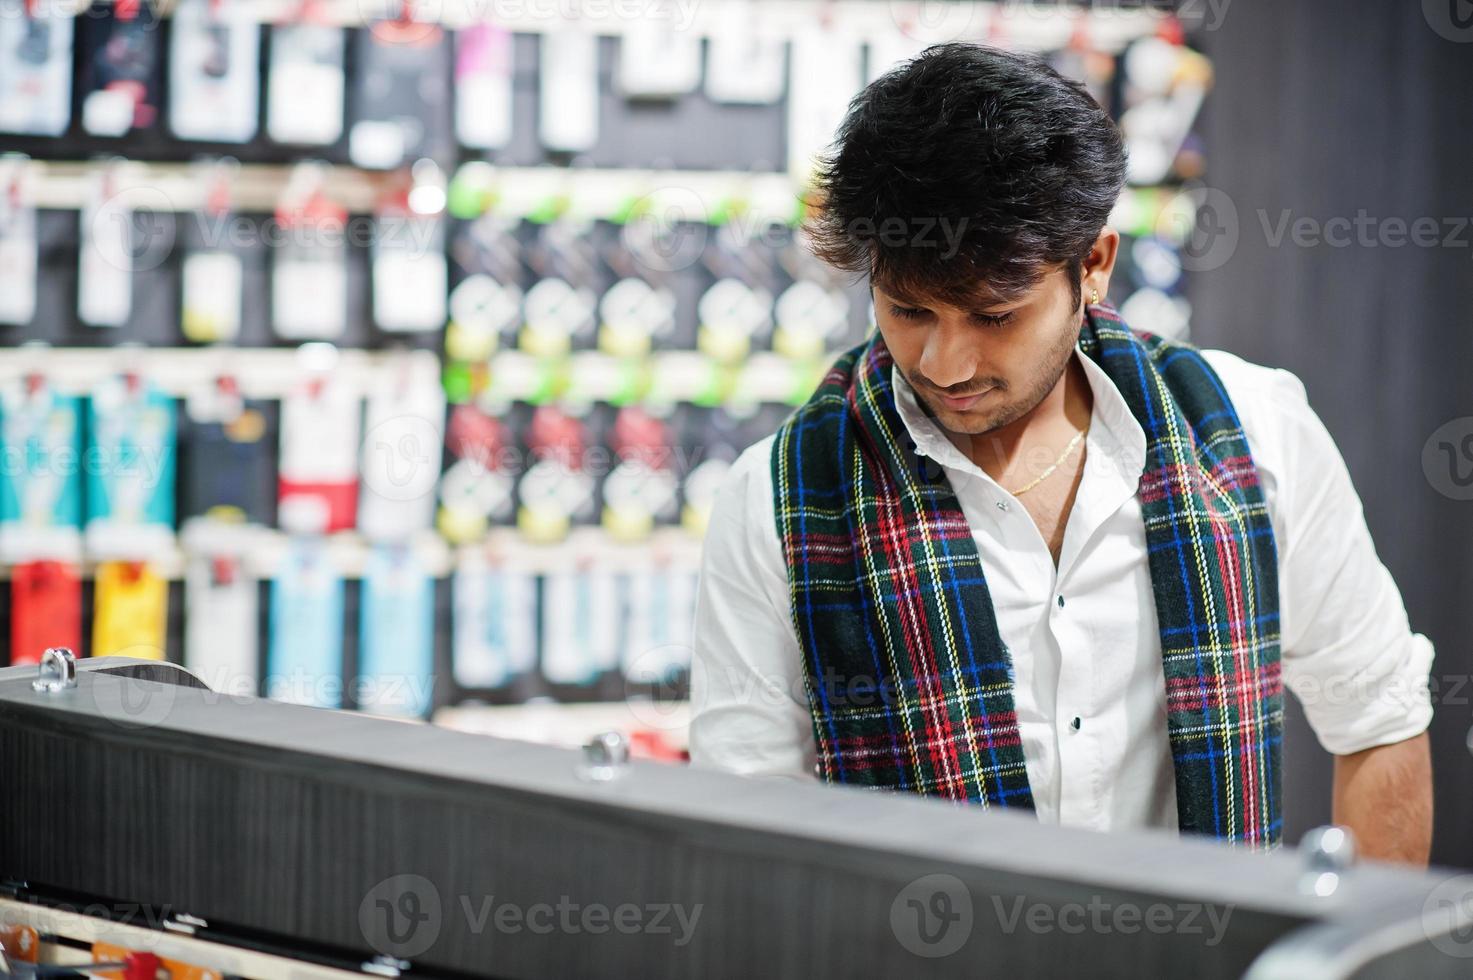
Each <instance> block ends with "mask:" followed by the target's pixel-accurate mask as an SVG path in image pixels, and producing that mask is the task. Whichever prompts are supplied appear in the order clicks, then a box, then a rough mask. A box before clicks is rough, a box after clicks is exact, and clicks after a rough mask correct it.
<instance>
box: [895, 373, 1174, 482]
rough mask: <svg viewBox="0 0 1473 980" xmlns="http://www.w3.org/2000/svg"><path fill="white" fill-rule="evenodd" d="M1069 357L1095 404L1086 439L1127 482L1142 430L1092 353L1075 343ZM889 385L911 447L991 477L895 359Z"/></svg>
mask: <svg viewBox="0 0 1473 980" xmlns="http://www.w3.org/2000/svg"><path fill="white" fill-rule="evenodd" d="M1074 357H1075V359H1076V360H1078V361H1079V362H1080V364H1081V365H1083V367H1084V376H1085V378H1086V379H1087V380H1088V381H1089V387H1090V391H1091V392H1092V393H1093V395H1094V407H1093V409H1092V411H1091V416H1090V427H1089V435H1088V436H1087V437H1086V440H1087V443H1086V444H1087V445H1088V446H1089V448H1090V449H1092V450H1094V453H1093V456H1094V458H1095V459H1096V460H1098V459H1099V457H1100V455H1101V453H1102V452H1103V454H1104V455H1105V456H1107V457H1109V458H1110V459H1112V460H1116V459H1118V460H1119V462H1120V465H1121V468H1122V470H1123V472H1124V474H1125V475H1126V476H1127V477H1128V479H1129V481H1130V483H1131V485H1132V486H1134V485H1135V483H1136V481H1137V480H1138V478H1139V477H1140V474H1141V471H1142V470H1143V469H1144V468H1145V465H1146V432H1145V430H1144V429H1142V428H1141V424H1140V422H1139V421H1137V420H1136V417H1135V416H1134V415H1133V414H1132V413H1131V411H1130V406H1129V405H1127V404H1126V403H1125V397H1124V396H1123V395H1121V394H1120V389H1119V388H1116V387H1115V382H1113V381H1111V380H1110V376H1109V375H1108V374H1106V373H1105V371H1104V369H1103V368H1101V367H1100V366H1099V365H1098V364H1096V363H1095V361H1094V359H1093V358H1091V357H1086V356H1085V354H1084V352H1082V351H1081V350H1080V349H1079V348H1078V347H1075V348H1074ZM890 386H891V388H893V389H894V392H895V407H896V409H897V410H898V411H899V413H900V420H901V422H903V423H904V425H905V430H906V432H908V433H909V434H910V437H911V439H912V440H914V441H915V446H916V452H917V453H918V454H919V455H922V456H929V457H931V458H932V459H934V460H936V462H938V463H940V464H941V465H942V466H946V467H951V468H954V469H959V470H964V471H966V472H969V473H972V474H973V475H976V476H980V477H982V478H983V479H984V480H986V481H987V482H989V483H993V482H995V481H993V480H992V478H991V477H990V476H988V475H987V474H986V473H984V472H983V471H982V468H981V467H979V466H978V465H977V464H976V463H974V462H972V461H971V460H970V459H968V458H967V457H966V456H965V455H964V454H963V453H962V451H961V450H960V449H958V448H957V447H956V444H955V443H954V442H952V441H951V440H950V439H948V438H947V437H946V434H945V433H943V432H942V431H941V428H940V427H939V426H938V425H937V424H936V422H935V420H934V419H932V418H931V417H930V416H929V415H927V414H926V412H925V409H923V408H921V405H920V403H919V401H917V399H916V393H915V390H914V389H913V388H911V386H910V383H909V382H908V381H906V380H905V375H903V374H901V373H900V369H899V368H897V367H896V366H895V365H894V364H892V365H891V366H890Z"/></svg>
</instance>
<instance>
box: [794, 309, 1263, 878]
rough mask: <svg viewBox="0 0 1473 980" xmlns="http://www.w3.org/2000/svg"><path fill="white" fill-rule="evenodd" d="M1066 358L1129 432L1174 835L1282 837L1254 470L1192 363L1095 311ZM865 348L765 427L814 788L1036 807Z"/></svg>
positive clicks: (965, 545) (969, 600) (929, 492)
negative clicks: (1094, 383)
mask: <svg viewBox="0 0 1473 980" xmlns="http://www.w3.org/2000/svg"><path fill="white" fill-rule="evenodd" d="M1079 348H1080V350H1081V351H1082V352H1083V353H1084V354H1085V355H1086V356H1088V357H1090V358H1093V359H1094V360H1095V362H1096V363H1098V364H1099V365H1100V367H1101V368H1103V369H1104V371H1105V373H1106V374H1107V375H1109V377H1110V379H1111V380H1112V381H1113V382H1114V384H1115V386H1116V387H1117V388H1118V389H1119V390H1120V393H1121V394H1122V395H1123V396H1124V398H1125V401H1126V403H1127V404H1128V405H1129V406H1130V410H1131V412H1132V414H1133V415H1134V416H1135V418H1136V419H1137V420H1138V421H1139V422H1140V424H1141V428H1142V429H1144V430H1145V435H1146V464H1145V467H1144V472H1143V473H1142V474H1141V477H1140V483H1139V486H1138V489H1137V497H1138V499H1139V501H1140V505H1141V511H1142V516H1143V520H1144V524H1145V531H1146V543H1147V546H1148V549H1149V564H1150V572H1151V583H1152V586H1153V590H1154V593H1155V597H1156V612H1157V616H1158V619H1159V621H1160V632H1161V649H1162V670H1163V672H1164V674H1165V679H1166V715H1167V729H1168V732H1169V735H1170V742H1171V751H1172V757H1173V761H1174V767H1175V776H1176V794H1177V810H1178V817H1179V821H1180V827H1181V830H1182V832H1184V833H1194V834H1203V835H1208V836H1211V837H1215V838H1218V839H1220V840H1224V841H1230V842H1236V843H1239V844H1242V845H1246V846H1248V847H1250V848H1253V849H1265V850H1266V849H1272V848H1274V847H1277V846H1278V844H1279V841H1280V835H1281V832H1282V829H1281V820H1280V806H1281V793H1280V775H1279V739H1280V731H1281V727H1282V712H1283V693H1282V688H1281V685H1280V679H1279V611H1278V575H1277V558H1276V551H1275V545H1274V537H1273V529H1272V527H1271V525H1270V524H1269V517H1268V512H1267V509H1266V507H1265V505H1264V499H1263V492H1262V490H1261V489H1260V487H1259V485H1258V471H1257V469H1256V467H1255V466H1254V464H1253V459H1252V457H1251V456H1250V454H1249V450H1248V443H1247V440H1246V439H1245V438H1244V435H1243V431H1242V428H1241V426H1240V425H1239V423H1238V416H1237V413H1236V412H1235V411H1234V410H1233V406H1232V403H1231V402H1230V401H1229V399H1228V396H1227V394H1226V392H1225V391H1224V390H1223V388H1222V385H1221V383H1220V382H1219V381H1218V378H1217V375H1216V374H1215V372H1213V370H1212V369H1211V368H1210V367H1209V366H1208V364H1207V362H1206V361H1205V360H1204V359H1203V358H1202V356H1201V355H1200V354H1199V353H1198V352H1197V350H1196V349H1195V348H1194V347H1192V346H1190V345H1188V344H1184V343H1175V342H1172V341H1168V340H1165V339H1163V338H1160V337H1157V336H1154V335H1152V334H1149V333H1145V332H1136V331H1132V330H1131V329H1130V328H1129V327H1128V326H1126V324H1125V323H1123V322H1122V321H1121V320H1120V319H1119V317H1118V316H1117V315H1116V314H1115V312H1114V311H1113V310H1111V309H1110V308H1109V307H1108V306H1103V305H1101V306H1091V307H1088V308H1087V315H1086V317H1085V322H1084V326H1083V329H1082V330H1081V332H1080V337H1079ZM891 364H892V358H891V355H890V352H889V350H888V349H886V347H885V345H884V342H883V340H882V339H881V338H880V337H879V335H878V334H876V335H875V336H874V337H873V338H872V339H870V340H867V341H866V342H864V343H862V344H860V345H858V346H856V347H855V348H853V349H852V350H849V351H847V352H846V353H844V354H843V355H841V356H840V357H839V359H838V360H837V361H836V362H835V364H834V366H833V368H832V369H830V371H829V372H828V374H827V375H826V376H825V377H824V379H823V381H822V382H821V383H820V385H819V387H818V389H817V391H815V392H814V394H813V396H812V397H811V398H810V399H809V400H808V402H807V403H805V404H804V405H803V406H801V407H800V408H799V409H798V410H797V411H796V412H795V413H794V414H793V415H791V416H790V417H789V418H788V419H787V420H786V421H785V422H784V423H783V425H782V426H781V428H780V429H779V430H778V433H777V437H776V440H775V442H774V445H773V450H772V471H773V486H774V488H775V489H774V495H775V498H776V499H775V505H776V519H777V530H778V536H779V539H780V540H781V542H782V546H783V553H784V556H785V559H786V563H787V570H788V583H789V589H790V593H791V598H792V616H793V625H794V627H795V628H796V631H797V635H798V637H799V639H800V643H801V645H802V648H803V652H804V675H805V681H806V685H807V694H808V703H809V707H810V710H811V712H812V716H813V727H814V734H815V737H816V740H817V745H818V759H819V769H820V770H821V775H822V776H823V777H824V778H825V779H826V780H828V781H829V782H838V783H850V784H857V785H861V786H867V787H874V788H886V789H897V790H908V791H910V792H913V793H920V794H922V795H927V796H940V797H944V798H949V799H952V800H955V801H964V802H968V803H976V804H980V805H981V806H982V807H984V808H986V807H990V806H1000V807H1017V808H1028V809H1032V807H1033V797H1032V793H1031V791H1030V789H1029V786H1028V774H1027V772H1026V770H1025V768H1024V763H1023V749H1022V743H1021V740H1020V739H1019V735H1018V719H1017V715H1016V713H1015V711H1014V708H1013V675H1012V664H1011V662H1010V659H1009V658H1010V654H1009V652H1008V651H1007V650H1006V648H1005V647H1004V646H1003V643H1002V640H1001V638H1000V637H999V635H998V629H997V620H996V618H995V616H994V612H993V607H992V599H991V595H990V594H989V592H988V589H987V580H986V577H985V576H984V574H983V569H982V563H981V560H980V558H979V556H978V553H977V548H976V542H975V541H974V539H973V537H972V529H971V527H969V526H968V524H967V520H966V517H965V516H964V515H963V513H962V509H961V506H960V505H959V504H958V503H957V500H956V496H955V495H954V493H953V492H952V488H951V485H950V483H949V481H948V480H947V479H946V477H945V474H944V471H942V470H941V468H940V467H939V466H937V465H936V464H935V463H934V462H931V461H929V460H925V459H922V458H920V457H918V456H917V455H916V451H915V444H914V442H913V440H911V439H910V437H909V435H908V433H907V431H906V429H905V425H904V423H903V422H902V421H901V419H900V416H899V414H898V412H897V410H896V407H895V394H894V391H893V389H892V387H891V384H890V368H891Z"/></svg>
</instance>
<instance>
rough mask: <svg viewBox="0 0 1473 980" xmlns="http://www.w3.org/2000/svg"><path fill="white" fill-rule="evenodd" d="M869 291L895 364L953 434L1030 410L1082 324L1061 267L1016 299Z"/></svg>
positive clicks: (1064, 362)
mask: <svg viewBox="0 0 1473 980" xmlns="http://www.w3.org/2000/svg"><path fill="white" fill-rule="evenodd" d="M1086 292H1087V290H1086ZM873 295H874V302H875V322H876V324H877V325H878V326H879V328H880V335H881V336H882V337H883V338H884V340H885V346H886V347H888V348H889V349H890V353H891V355H892V356H893V357H894V358H895V366H896V367H897V368H899V370H900V373H901V374H902V375H904V376H905V379H906V381H908V382H909V383H910V386H911V387H912V388H914V389H915V392H916V396H917V398H919V399H920V401H921V403H922V405H923V406H924V407H925V408H926V410H927V411H928V412H929V413H930V414H931V416H932V417H934V418H935V419H936V421H937V422H938V423H939V424H940V425H941V427H942V428H944V429H947V430H949V431H951V432H954V433H957V434H958V435H978V434H981V433H984V432H990V431H991V430H993V429H996V428H1000V427H1001V426H1004V425H1007V424H1008V423H1010V422H1013V421H1015V420H1016V419H1019V418H1021V417H1022V416H1024V415H1026V414H1027V413H1028V412H1030V411H1032V410H1033V408H1034V407H1035V406H1037V405H1038V404H1039V402H1041V401H1043V399H1044V397H1045V396H1046V395H1048V393H1049V392H1050V391H1052V390H1053V389H1054V386H1055V385H1057V384H1058V381H1059V378H1060V377H1061V376H1062V375H1063V373H1064V370H1065V368H1066V367H1067V366H1068V363H1069V358H1070V357H1071V356H1072V354H1073V350H1074V345H1075V344H1076V343H1078V341H1079V329H1080V326H1081V324H1082V322H1083V318H1082V316H1081V309H1080V307H1079V305H1078V304H1079V294H1078V293H1077V292H1075V291H1074V290H1073V289H1071V288H1070V285H1069V278H1068V276H1067V274H1066V273H1065V271H1064V269H1063V268H1062V267H1061V268H1058V269H1055V270H1053V271H1052V272H1049V273H1048V274H1047V275H1045V276H1043V278H1041V279H1040V280H1039V281H1038V282H1037V283H1036V284H1035V285H1034V286H1033V287H1032V288H1031V289H1029V290H1028V291H1027V292H1025V293H1023V294H1022V295H1020V296H1018V297H1016V298H1015V299H1012V300H1010V301H1008V302H997V303H991V304H989V303H985V302H983V303H979V304H978V305H977V306H975V307H970V308H961V307H956V306H948V305H945V304H941V303H932V302H928V301H927V300H926V299H925V297H909V296H907V297H901V296H896V295H892V294H890V293H887V292H885V291H884V290H883V289H882V288H880V287H879V286H874V287H873Z"/></svg>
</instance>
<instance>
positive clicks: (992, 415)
mask: <svg viewBox="0 0 1473 980" xmlns="http://www.w3.org/2000/svg"><path fill="white" fill-rule="evenodd" d="M931 416H932V418H934V419H935V420H936V422H937V423H938V424H939V425H940V426H941V427H942V428H943V429H945V430H947V431H948V432H954V433H956V434H957V435H959V436H979V435H981V434H982V433H984V432H990V431H992V430H993V429H995V428H997V419H998V412H997V410H996V409H994V408H988V409H985V410H984V409H979V408H971V409H964V410H961V411H958V410H956V409H952V408H940V407H937V406H934V405H933V406H932V407H931Z"/></svg>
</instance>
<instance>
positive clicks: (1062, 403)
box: [946, 350, 1094, 480]
mask: <svg viewBox="0 0 1473 980" xmlns="http://www.w3.org/2000/svg"><path fill="white" fill-rule="evenodd" d="M1093 409H1094V392H1093V391H1091V390H1090V386H1089V378H1088V377H1086V376H1085V373H1084V366H1083V365H1082V364H1081V363H1080V360H1079V353H1078V351H1077V350H1076V351H1075V352H1074V353H1073V354H1072V355H1071V356H1070V357H1069V361H1068V364H1067V365H1066V366H1065V368H1064V372H1063V374H1061V375H1059V380H1058V382H1057V383H1055V385H1054V387H1053V388H1052V389H1051V390H1050V391H1049V393H1048V394H1047V395H1045V396H1044V397H1043V400H1042V401H1040V402H1039V403H1038V404H1037V405H1035V406H1034V407H1033V408H1032V410H1030V411H1028V412H1027V413H1025V414H1023V415H1021V416H1019V417H1018V418H1016V419H1014V420H1013V421H1011V422H1009V423H1008V424H1007V425H1002V426H999V427H997V428H996V429H990V430H988V431H987V432H982V433H978V434H977V435H963V434H960V433H955V432H950V431H948V432H947V433H946V435H947V438H949V439H950V440H951V441H952V442H953V443H954V444H955V445H956V447H957V448H958V449H960V450H961V451H962V452H963V453H964V454H965V455H966V456H967V458H968V459H970V460H971V461H972V462H974V463H976V464H977V466H978V467H979V468H980V469H981V470H982V471H983V472H984V473H986V474H987V475H988V476H990V477H992V478H993V479H994V480H995V479H998V478H999V477H1000V476H1002V475H1003V474H1005V473H1007V472H1008V471H1009V470H1010V469H1011V468H1012V467H1014V465H1015V464H1016V463H1017V461H1018V460H1019V458H1020V457H1021V456H1023V455H1024V454H1026V453H1028V452H1030V451H1031V450H1033V449H1035V448H1036V447H1039V446H1044V447H1051V448H1053V449H1054V450H1055V451H1057V450H1059V449H1062V448H1063V446H1064V445H1065V444H1067V443H1068V441H1069V440H1070V439H1072V438H1073V437H1074V436H1075V435H1076V434H1077V433H1079V432H1082V431H1083V430H1084V429H1085V428H1087V427H1088V425H1089V419H1090V413H1091V412H1092V411H1093Z"/></svg>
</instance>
